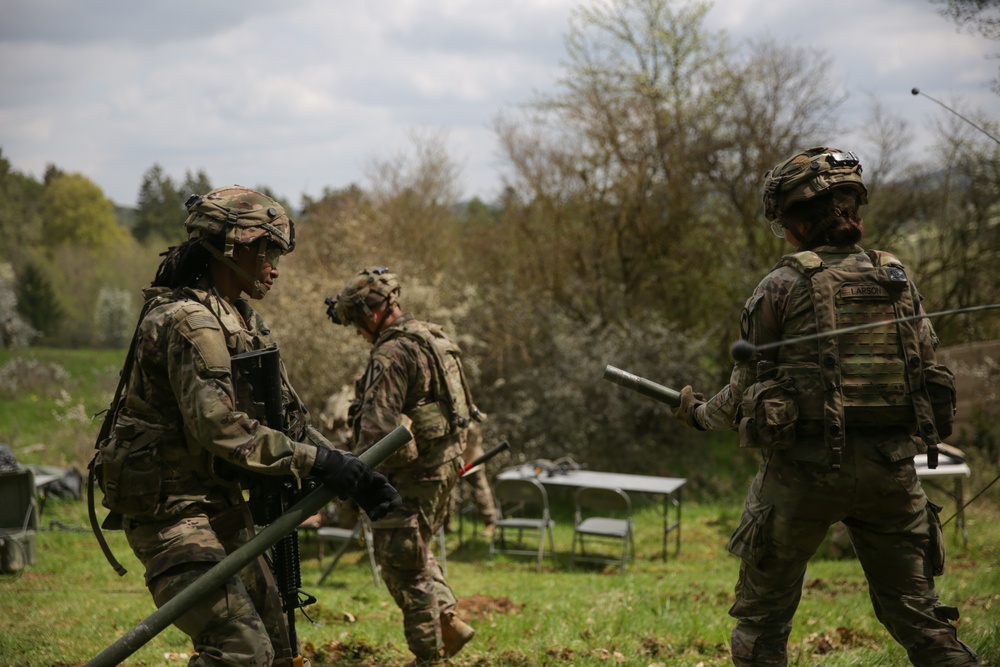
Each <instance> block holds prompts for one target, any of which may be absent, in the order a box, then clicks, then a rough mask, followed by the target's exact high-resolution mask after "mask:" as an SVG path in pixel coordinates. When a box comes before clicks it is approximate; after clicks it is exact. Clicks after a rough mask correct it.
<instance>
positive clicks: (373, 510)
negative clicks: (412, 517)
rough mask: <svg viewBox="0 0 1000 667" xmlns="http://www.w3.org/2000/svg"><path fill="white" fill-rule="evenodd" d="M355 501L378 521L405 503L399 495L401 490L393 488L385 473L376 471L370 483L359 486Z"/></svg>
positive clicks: (369, 515) (370, 517)
mask: <svg viewBox="0 0 1000 667" xmlns="http://www.w3.org/2000/svg"><path fill="white" fill-rule="evenodd" d="M354 502H356V503H357V504H358V505H360V506H361V509H363V510H364V511H365V514H367V515H368V518H369V519H371V520H372V521H378V520H379V519H383V518H385V517H386V516H388V515H389V513H390V512H392V511H393V510H396V509H398V508H399V506H400V505H402V504H403V499H402V498H400V497H399V492H398V491H396V489H395V488H393V486H392V484H390V483H389V480H388V479H386V478H385V475H383V474H382V473H380V472H375V473H372V479H371V481H370V482H368V484H365V485H363V486H358V491H357V493H355V494H354Z"/></svg>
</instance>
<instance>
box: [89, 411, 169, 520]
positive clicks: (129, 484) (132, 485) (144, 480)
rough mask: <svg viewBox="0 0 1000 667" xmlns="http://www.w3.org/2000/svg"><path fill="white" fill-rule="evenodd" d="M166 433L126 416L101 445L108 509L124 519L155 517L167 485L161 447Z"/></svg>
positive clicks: (100, 476) (101, 473)
mask: <svg viewBox="0 0 1000 667" xmlns="http://www.w3.org/2000/svg"><path fill="white" fill-rule="evenodd" d="M164 435H165V432H164V430H163V429H162V428H158V427H155V426H151V425H149V424H145V423H143V424H142V427H139V425H138V424H136V423H135V422H133V421H132V420H130V419H128V418H127V417H125V416H124V415H122V414H119V416H118V423H117V424H116V425H115V428H114V433H113V434H112V435H111V436H110V437H108V438H107V439H106V440H104V441H103V442H101V443H100V445H98V455H97V461H98V462H97V474H98V477H97V479H98V481H99V482H100V485H101V489H102V490H103V491H104V503H103V504H104V506H105V507H107V508H108V509H109V510H111V511H112V512H117V513H119V514H123V515H136V514H151V513H153V512H154V511H155V510H156V508H157V506H158V505H159V503H160V497H161V487H162V481H163V473H162V461H161V456H160V446H161V443H162V440H163V439H164Z"/></svg>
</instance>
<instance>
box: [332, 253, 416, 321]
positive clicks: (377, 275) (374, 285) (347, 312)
mask: <svg viewBox="0 0 1000 667" xmlns="http://www.w3.org/2000/svg"><path fill="white" fill-rule="evenodd" d="M325 303H326V314H327V316H328V317H329V318H330V319H331V320H332V321H333V323H334V324H339V325H343V326H345V327H349V326H357V325H358V324H359V323H360V322H363V321H364V320H365V318H366V317H367V318H370V317H371V316H372V306H374V307H376V308H377V307H378V306H379V304H381V303H385V304H387V306H388V307H389V308H391V307H392V306H394V305H395V304H397V303H399V279H398V278H397V277H396V274H395V273H392V272H391V271H390V270H389V269H388V268H386V267H384V266H375V267H369V268H367V269H364V270H362V271H359V272H358V273H357V274H355V275H354V276H353V277H352V278H351V279H350V280H348V281H347V284H346V285H344V289H342V290H340V293H339V294H337V296H335V297H327V298H326V301H325Z"/></svg>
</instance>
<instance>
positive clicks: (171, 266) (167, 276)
mask: <svg viewBox="0 0 1000 667" xmlns="http://www.w3.org/2000/svg"><path fill="white" fill-rule="evenodd" d="M206 241H209V242H210V241H211V239H206V238H195V239H189V240H187V241H185V242H184V243H181V244H180V245H176V246H171V247H169V248H167V249H166V250H165V251H163V252H162V253H160V257H163V258H164V259H163V261H162V262H160V266H159V268H157V269H156V275H155V276H154V277H153V282H152V283H151V285H150V286H151V287H170V288H172V289H180V288H181V287H190V286H192V285H194V284H195V283H197V282H198V280H200V279H201V278H202V277H203V276H205V277H208V278H209V279H211V276H212V272H211V271H210V270H209V265H210V261H211V259H212V256H211V255H210V254H209V252H208V250H206V249H205V242H206Z"/></svg>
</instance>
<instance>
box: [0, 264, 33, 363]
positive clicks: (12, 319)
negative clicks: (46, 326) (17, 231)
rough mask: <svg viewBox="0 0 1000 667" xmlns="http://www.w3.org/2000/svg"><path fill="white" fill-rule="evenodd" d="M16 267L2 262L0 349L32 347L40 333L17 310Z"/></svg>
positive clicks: (0, 281) (0, 273) (0, 274)
mask: <svg viewBox="0 0 1000 667" xmlns="http://www.w3.org/2000/svg"><path fill="white" fill-rule="evenodd" d="M14 282H15V277H14V267H13V266H11V265H10V264H9V263H7V262H0V348H4V349H8V348H17V347H23V346H25V345H30V344H31V341H32V340H33V339H34V338H36V337H38V335H39V332H38V331H36V330H35V329H33V328H32V327H31V325H30V324H29V323H28V322H27V321H26V320H25V319H24V317H22V316H21V314H20V313H19V312H18V310H17V292H16V291H15V289H14Z"/></svg>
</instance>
